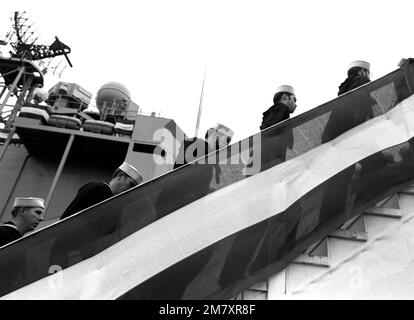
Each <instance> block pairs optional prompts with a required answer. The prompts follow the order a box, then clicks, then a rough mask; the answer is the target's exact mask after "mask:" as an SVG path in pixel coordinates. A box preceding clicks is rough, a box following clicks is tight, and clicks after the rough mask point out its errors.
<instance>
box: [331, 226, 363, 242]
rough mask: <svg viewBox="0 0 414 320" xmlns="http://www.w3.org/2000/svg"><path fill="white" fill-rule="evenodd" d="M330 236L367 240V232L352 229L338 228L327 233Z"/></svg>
mask: <svg viewBox="0 0 414 320" xmlns="http://www.w3.org/2000/svg"><path fill="white" fill-rule="evenodd" d="M329 236H330V237H333V238H339V239H346V240H354V241H368V234H367V233H366V232H362V231H352V230H343V229H338V230H335V231H333V232H331V233H330V234H329Z"/></svg>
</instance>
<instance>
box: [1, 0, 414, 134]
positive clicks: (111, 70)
mask: <svg viewBox="0 0 414 320" xmlns="http://www.w3.org/2000/svg"><path fill="white" fill-rule="evenodd" d="M411 3H412V1H411ZM1 7H2V8H1V12H0V15H1V18H0V32H1V33H0V37H4V36H5V34H6V33H7V31H9V30H10V27H11V25H10V23H11V21H10V20H9V18H10V17H11V16H12V15H13V12H14V11H26V12H27V15H28V17H30V19H31V21H33V22H34V23H35V26H36V28H37V29H38V31H39V34H41V39H42V40H46V44H50V43H51V42H53V40H54V36H58V37H59V39H60V40H61V41H62V42H64V43H65V44H67V45H69V46H70V47H71V49H72V53H71V54H70V59H71V61H72V63H73V69H70V68H69V67H67V68H66V69H65V70H64V72H63V74H62V77H61V78H60V79H59V78H58V77H57V76H55V77H53V76H52V75H51V74H47V75H46V83H45V87H46V88H47V89H49V88H50V87H51V86H52V85H53V84H55V83H56V82H58V81H67V82H76V83H78V84H79V85H81V86H82V87H84V88H85V89H87V90H88V91H90V92H91V93H93V94H96V92H97V91H98V90H99V88H100V87H101V86H102V85H103V84H104V83H106V82H109V81H117V82H121V83H123V84H124V85H126V86H127V87H128V89H129V90H130V91H131V98H132V100H133V101H134V102H136V103H137V104H138V105H140V106H141V108H142V109H143V111H144V112H148V113H149V112H152V111H155V112H157V113H158V112H161V116H163V117H167V118H173V119H174V120H175V121H176V122H177V123H178V125H179V126H180V127H181V128H182V129H183V130H184V131H185V132H186V134H187V135H189V136H193V135H194V130H195V123H196V119H197V110H198V105H199V100H200V93H201V85H202V80H203V74H204V68H205V67H206V70H207V72H206V82H205V89H204V102H203V113H202V119H201V128H200V134H199V136H200V135H203V134H204V132H205V130H206V129H207V128H208V127H210V126H211V125H213V124H214V123H215V122H221V123H223V124H225V125H228V126H230V127H231V128H232V129H234V131H235V132H236V135H235V140H240V139H242V138H244V137H246V136H248V135H251V134H254V133H255V132H258V131H259V126H260V123H261V119H262V113H263V112H264V111H265V110H266V109H267V108H269V107H270V106H271V105H272V99H273V95H274V92H275V89H276V88H277V87H278V86H279V85H281V84H290V85H292V86H294V87H295V89H296V91H297V98H298V108H297V109H296V113H295V114H299V113H301V112H304V111H307V110H309V109H311V108H314V107H317V106H318V105H320V104H322V103H324V102H327V101H329V100H331V99H333V98H334V97H335V96H336V94H337V91H338V86H339V84H340V83H341V82H342V81H343V80H344V78H345V77H346V70H347V66H348V64H349V63H350V62H351V61H353V60H357V59H358V60H359V59H363V60H367V61H370V62H371V71H372V73H373V79H376V78H379V77H381V76H383V75H385V74H387V73H389V72H391V71H393V70H395V69H396V68H397V64H398V62H399V60H400V59H401V58H403V57H405V58H407V57H413V56H414V40H413V36H412V30H413V28H414V27H413V18H412V9H413V7H414V4H410V1H402V0H394V1H378V0H376V1H362V0H359V1H356V0H348V1H324V0H312V1H305V0H296V1H292V0H289V1H287V0H286V1H279V0H276V1H259V0H254V1H243V0H237V1H226V0H220V1H215V0H208V1H197V0H191V1H190V0H189V1H184V0H179V1H174V0H166V1H164V0H151V1H138V0H117V1H91V0H83V1H79V0H71V1H56V0H53V1H49V0H37V1H34V0H30V1H29V0H28V1H23V0H17V1H13V2H12V1H7V2H4V3H2V5H1ZM61 66H63V63H62V65H61Z"/></svg>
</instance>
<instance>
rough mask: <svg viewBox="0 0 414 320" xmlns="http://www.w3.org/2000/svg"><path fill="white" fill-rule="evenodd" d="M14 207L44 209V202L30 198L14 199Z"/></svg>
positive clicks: (40, 199)
mask: <svg viewBox="0 0 414 320" xmlns="http://www.w3.org/2000/svg"><path fill="white" fill-rule="evenodd" d="M16 207H29V208H33V207H36V208H37V207H39V208H42V209H44V208H45V200H43V199H42V198H32V197H16V198H15V199H14V204H13V208H16Z"/></svg>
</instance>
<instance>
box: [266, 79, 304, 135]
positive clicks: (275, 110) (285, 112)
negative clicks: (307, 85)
mask: <svg viewBox="0 0 414 320" xmlns="http://www.w3.org/2000/svg"><path fill="white" fill-rule="evenodd" d="M295 109H296V95H295V90H294V89H293V87H292V86H288V85H283V86H280V87H279V88H277V90H276V93H275V95H274V97H273V106H271V107H270V108H269V109H268V110H266V111H265V112H263V119H262V124H261V126H260V130H264V129H266V128H268V127H270V126H273V125H274V124H276V123H279V122H282V121H284V120H287V119H289V118H290V114H291V113H293V112H294V111H295Z"/></svg>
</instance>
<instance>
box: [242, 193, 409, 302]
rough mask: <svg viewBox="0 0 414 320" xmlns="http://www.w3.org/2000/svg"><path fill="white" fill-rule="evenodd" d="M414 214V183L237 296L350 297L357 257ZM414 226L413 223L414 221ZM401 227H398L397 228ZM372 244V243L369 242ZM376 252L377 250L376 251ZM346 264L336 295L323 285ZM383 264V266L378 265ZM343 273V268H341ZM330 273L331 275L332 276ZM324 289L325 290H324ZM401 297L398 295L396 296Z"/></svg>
mask: <svg viewBox="0 0 414 320" xmlns="http://www.w3.org/2000/svg"><path fill="white" fill-rule="evenodd" d="M412 216H413V217H414V186H410V187H408V188H406V189H404V190H403V191H401V192H399V193H397V194H395V195H393V196H390V197H387V198H386V199H384V200H382V201H381V202H379V203H378V204H377V205H376V206H375V207H372V208H370V209H368V210H366V212H364V213H363V214H361V215H358V216H356V217H354V218H352V219H351V220H349V221H347V222H346V223H345V224H344V225H342V227H341V228H339V229H338V230H335V231H333V232H332V233H331V234H330V235H329V236H328V237H326V238H324V239H322V240H321V241H319V242H317V243H315V244H314V245H312V246H311V247H309V248H308V249H307V250H306V251H305V252H304V253H302V254H301V255H300V256H298V257H297V258H296V260H295V261H294V262H293V263H291V264H290V265H289V266H288V267H287V268H285V269H284V270H283V271H281V272H279V273H278V274H276V275H274V276H273V277H271V278H270V279H268V281H266V282H262V283H259V284H257V285H255V286H253V287H252V288H250V289H249V290H246V291H244V292H242V293H241V294H239V295H238V296H237V297H235V299H236V300H266V299H268V300H285V299H335V298H338V297H339V298H349V296H350V292H351V291H350V290H353V289H355V291H358V289H359V288H357V287H356V288H353V287H352V281H354V282H355V286H358V281H359V277H360V276H361V274H360V271H361V270H360V265H358V262H354V258H355V257H357V256H359V255H360V254H361V253H364V252H367V251H368V250H371V251H372V250H375V247H374V248H372V247H373V246H372V243H375V242H376V241H379V240H382V239H384V238H385V236H384V235H386V234H387V232H388V233H390V232H391V233H392V232H393V228H394V229H395V228H398V227H399V226H398V224H400V225H402V224H404V223H405V222H407V221H408V222H410V220H411V219H410V218H411V217H412ZM413 227H414V224H413ZM395 230H398V229H395ZM413 230H414V228H413ZM370 244H371V246H370ZM374 254H375V252H374ZM344 265H346V268H347V271H346V272H348V276H349V281H348V284H349V282H351V285H347V286H346V285H344V286H342V287H341V288H337V289H338V292H339V293H338V294H337V295H335V296H334V297H333V296H332V295H331V293H332V291H330V290H328V289H326V290H325V289H324V288H325V287H329V286H330V287H332V286H334V285H335V284H333V283H332V284H328V285H326V283H329V281H331V280H330V279H333V277H336V276H337V274H338V270H339V269H340V268H345V267H344ZM379 268H380V267H379ZM339 272H342V275H341V276H340V277H342V278H346V277H347V276H346V275H345V276H344V272H345V271H344V270H341V271H339ZM329 277H331V278H329ZM320 280H322V281H325V287H322V289H321V288H320V287H319V289H318V290H314V291H313V289H314V285H315V283H317V282H319V281H320ZM331 282H332V281H331ZM324 290H325V291H324ZM413 297H414V294H413ZM396 298H398V297H396Z"/></svg>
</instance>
